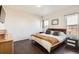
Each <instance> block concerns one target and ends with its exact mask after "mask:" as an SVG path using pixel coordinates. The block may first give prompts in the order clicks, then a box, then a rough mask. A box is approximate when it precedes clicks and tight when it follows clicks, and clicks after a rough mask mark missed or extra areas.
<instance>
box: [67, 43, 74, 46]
mask: <svg viewBox="0 0 79 59" xmlns="http://www.w3.org/2000/svg"><path fill="white" fill-rule="evenodd" d="M67 45H69V46H73V47H75V45H74V44H71V43H67Z"/></svg>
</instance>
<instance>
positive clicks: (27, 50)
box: [14, 40, 79, 54]
mask: <svg viewBox="0 0 79 59" xmlns="http://www.w3.org/2000/svg"><path fill="white" fill-rule="evenodd" d="M14 53H15V54H48V52H47V51H46V50H45V49H44V48H43V47H41V46H40V45H39V44H37V43H32V41H31V40H22V41H16V42H14ZM51 54H79V50H78V49H77V50H76V49H73V48H68V47H65V44H62V45H61V46H59V47H58V48H56V49H55V50H53V51H52V52H51Z"/></svg>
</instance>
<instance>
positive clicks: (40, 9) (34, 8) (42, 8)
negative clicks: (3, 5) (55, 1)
mask: <svg viewBox="0 0 79 59" xmlns="http://www.w3.org/2000/svg"><path fill="white" fill-rule="evenodd" d="M10 7H11V8H16V9H19V10H23V11H26V12H28V13H31V14H34V15H38V16H46V15H48V14H50V13H53V12H55V11H57V10H60V9H63V8H66V7H68V5H12V6H10Z"/></svg>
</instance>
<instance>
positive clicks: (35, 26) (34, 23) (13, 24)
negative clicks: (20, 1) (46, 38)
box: [4, 6, 41, 41]
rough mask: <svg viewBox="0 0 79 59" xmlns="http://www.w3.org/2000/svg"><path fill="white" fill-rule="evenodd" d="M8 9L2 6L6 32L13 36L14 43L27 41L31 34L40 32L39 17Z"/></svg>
mask: <svg viewBox="0 0 79 59" xmlns="http://www.w3.org/2000/svg"><path fill="white" fill-rule="evenodd" d="M10 7H11V6H10ZM10 7H9V6H7V7H5V6H4V8H5V11H6V21H5V25H6V29H7V31H8V32H9V33H11V34H12V35H13V40H14V41H18V40H23V39H28V38H30V37H31V36H30V35H31V34H32V33H36V32H39V31H41V26H40V17H38V16H34V15H31V14H27V13H26V12H24V11H20V10H17V9H12V8H10Z"/></svg>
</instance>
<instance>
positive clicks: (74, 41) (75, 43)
mask: <svg viewBox="0 0 79 59" xmlns="http://www.w3.org/2000/svg"><path fill="white" fill-rule="evenodd" d="M66 46H70V47H75V48H78V40H77V39H74V38H70V37H68V38H67V39H66Z"/></svg>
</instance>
